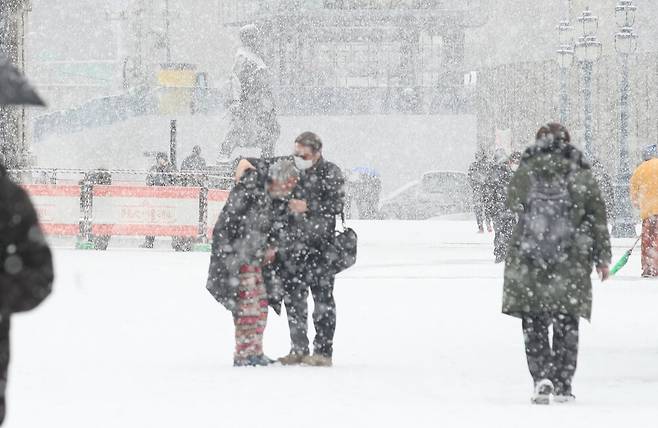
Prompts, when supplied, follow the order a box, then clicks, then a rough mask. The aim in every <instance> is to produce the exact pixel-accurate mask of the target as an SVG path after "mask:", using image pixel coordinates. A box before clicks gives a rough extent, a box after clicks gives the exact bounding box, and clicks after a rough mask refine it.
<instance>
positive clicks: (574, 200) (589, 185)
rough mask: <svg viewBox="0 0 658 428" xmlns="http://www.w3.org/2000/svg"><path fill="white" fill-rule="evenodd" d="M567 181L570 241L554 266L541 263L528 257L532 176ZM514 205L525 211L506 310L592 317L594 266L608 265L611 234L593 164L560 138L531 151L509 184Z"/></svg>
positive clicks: (509, 269) (514, 243)
mask: <svg viewBox="0 0 658 428" xmlns="http://www.w3.org/2000/svg"><path fill="white" fill-rule="evenodd" d="M556 175H559V176H560V177H563V178H564V179H565V180H566V185H567V187H568V192H569V195H570V199H571V208H570V209H569V218H570V224H571V226H572V227H573V230H572V232H571V234H570V236H571V246H570V247H568V248H567V249H565V254H564V257H562V258H561V260H560V261H559V262H558V263H557V264H555V265H552V266H549V267H540V266H537V265H536V264H534V263H532V261H531V260H529V259H528V258H527V256H524V254H523V253H524V251H522V245H523V239H522V237H523V233H522V230H523V224H524V212H526V211H527V210H528V201H529V194H530V191H531V183H532V177H533V176H546V177H551V176H556ZM508 203H509V207H510V209H513V210H515V211H516V212H517V213H519V215H520V222H519V224H518V225H517V226H516V228H515V230H514V233H513V235H512V240H511V242H510V246H509V251H508V253H507V259H506V265H505V283H504V290H503V312H504V313H506V314H509V315H513V316H522V315H523V314H528V313H529V314H541V313H547V312H548V313H562V314H568V315H572V316H575V317H583V318H586V319H590V317H591V313H592V281H591V274H592V270H593V267H594V266H609V265H610V261H611V257H612V256H611V249H610V235H609V232H608V224H607V218H606V208H605V204H604V202H603V198H602V196H601V192H600V190H599V186H598V185H597V183H596V180H595V178H594V176H593V174H592V171H591V169H590V166H589V164H588V163H587V162H586V161H585V160H584V159H583V156H582V154H581V152H580V151H578V150H577V149H576V148H575V147H573V146H571V145H569V144H565V143H563V142H558V141H556V142H555V144H553V145H552V146H550V147H548V148H540V147H539V146H533V147H530V148H529V149H527V150H526V152H525V154H524V156H523V159H522V160H521V165H520V166H519V169H518V171H517V172H516V173H515V174H514V177H513V178H512V181H511V182H510V185H509V193H508Z"/></svg>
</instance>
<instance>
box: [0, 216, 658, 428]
mask: <svg viewBox="0 0 658 428" xmlns="http://www.w3.org/2000/svg"><path fill="white" fill-rule="evenodd" d="M355 228H356V229H357V231H358V232H359V234H360V245H361V246H360V255H359V262H358V265H357V266H356V267H355V268H353V269H352V270H350V271H348V272H346V273H344V274H342V275H341V276H340V277H339V279H338V281H337V284H336V298H337V301H338V331H337V335H336V345H335V347H336V354H335V361H334V362H335V367H333V368H331V369H318V368H305V367H297V368H285V367H269V368H257V369H254V368H240V369H236V368H233V367H232V365H231V364H232V348H233V342H232V335H233V326H232V322H231V318H230V316H229V314H228V313H227V312H226V311H224V310H223V309H222V308H221V307H220V306H219V304H217V303H215V302H214V301H213V299H212V298H211V297H210V295H209V294H208V293H207V292H206V290H205V278H206V272H207V267H208V257H209V256H208V255H207V254H199V253H195V254H176V253H173V252H170V251H165V250H155V251H152V252H149V251H147V250H137V249H113V250H111V251H108V252H106V253H100V252H79V251H74V250H69V249H58V250H56V252H55V257H56V266H57V283H56V290H55V293H54V295H53V297H52V298H51V299H50V300H49V301H48V302H47V303H46V304H44V306H43V307H41V308H40V309H39V310H37V311H36V312H33V313H30V314H27V315H20V316H16V317H14V324H13V331H12V336H13V355H12V365H11V371H10V380H9V382H10V384H9V391H8V399H9V402H8V406H9V412H8V421H7V426H8V427H46V426H51V427H67V428H77V427H80V428H82V427H84V428H89V427H95V428H96V427H99V428H100V427H112V428H116V427H122V428H123V427H140V428H141V427H158V428H169V427H176V428H181V427H192V428H196V427H227V428H242V427H286V428H292V427H307V426H310V427H380V426H385V427H477V428H480V427H505V428H513V427H546V428H549V427H550V428H556V427H559V428H567V427H589V426H592V427H596V428H606V427H611V428H612V427H614V428H619V427H629V428H643V427H647V428H648V427H652V428H654V427H656V426H658V422H657V421H658V329H657V326H658V310H657V308H658V282H656V281H648V280H641V279H640V278H639V257H638V256H637V255H635V256H634V257H633V259H632V261H631V263H630V264H629V266H628V267H627V268H626V270H624V271H623V272H622V276H621V277H620V278H618V279H615V280H613V281H612V282H610V283H607V284H604V285H602V284H600V282H598V281H597V282H596V285H595V296H594V316H593V322H592V324H591V325H590V324H588V323H586V322H583V324H582V340H581V353H580V360H579V363H580V366H579V370H578V373H577V375H576V379H575V385H574V393H575V394H576V395H577V397H578V400H577V402H576V403H575V404H573V405H566V406H555V405H554V406H549V407H536V406H535V407H533V406H531V405H530V404H529V397H530V389H531V382H530V378H529V375H528V373H527V368H526V364H525V358H524V353H523V346H522V337H521V331H520V322H519V321H518V320H516V319H513V318H510V317H506V316H504V315H502V314H500V305H501V289H502V266H497V265H494V264H493V263H492V255H491V240H492V238H491V236H488V235H485V236H482V235H477V234H475V233H474V232H473V231H474V229H473V225H472V224H471V223H467V222H459V221H454V222H453V221H427V222H372V223H366V222H364V223H356V224H355ZM625 244H626V242H615V245H616V246H615V256H616V257H619V256H621V254H622V253H623V251H624V245H625ZM265 346H266V352H267V353H268V354H269V355H270V356H273V357H278V356H281V355H283V354H285V353H286V352H287V350H288V336H287V326H286V322H285V318H279V317H277V316H276V315H274V314H273V313H270V323H269V325H268V329H267V331H266V343H265Z"/></svg>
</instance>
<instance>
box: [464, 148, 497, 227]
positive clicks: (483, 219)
mask: <svg viewBox="0 0 658 428" xmlns="http://www.w3.org/2000/svg"><path fill="white" fill-rule="evenodd" d="M491 169H492V164H491V162H490V161H489V160H488V159H487V154H486V153H485V151H484V150H482V151H479V152H478V153H477V154H476V155H475V162H473V163H472V164H471V166H470V167H469V168H468V181H469V183H470V185H471V189H472V190H473V209H474V210H475V220H476V221H477V225H478V232H479V233H484V227H485V223H486V227H487V231H488V232H489V233H491V232H492V231H493V229H492V227H491V219H490V218H489V217H488V215H487V213H486V198H487V195H486V191H487V180H488V178H489V174H490V173H491Z"/></svg>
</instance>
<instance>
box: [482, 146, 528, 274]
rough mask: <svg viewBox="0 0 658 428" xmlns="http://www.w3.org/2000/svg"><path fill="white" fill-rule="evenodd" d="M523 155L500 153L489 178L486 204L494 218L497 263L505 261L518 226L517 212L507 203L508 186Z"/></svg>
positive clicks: (490, 215) (518, 153)
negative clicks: (513, 233) (515, 227)
mask: <svg viewBox="0 0 658 428" xmlns="http://www.w3.org/2000/svg"><path fill="white" fill-rule="evenodd" d="M521 156H522V154H521V153H520V152H514V153H512V155H511V156H507V155H506V154H505V153H504V152H502V153H499V154H498V157H497V160H498V163H496V164H495V165H494V166H493V168H492V169H491V174H490V175H489V178H488V179H487V185H486V186H487V189H486V194H487V201H486V205H487V211H488V213H489V217H490V218H491V219H492V220H493V227H494V232H495V237H494V257H495V261H496V263H502V262H504V261H505V256H506V255H507V247H508V244H509V241H510V239H511V238H512V232H513V230H514V226H516V221H517V219H516V213H515V212H514V211H512V210H511V209H510V208H509V206H508V203H507V187H508V185H509V183H510V181H511V180H512V176H513V175H514V172H515V171H516V170H517V168H518V166H519V162H520V161H521Z"/></svg>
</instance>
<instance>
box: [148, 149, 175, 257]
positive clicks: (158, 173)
mask: <svg viewBox="0 0 658 428" xmlns="http://www.w3.org/2000/svg"><path fill="white" fill-rule="evenodd" d="M175 184H176V167H174V166H173V165H172V164H171V162H169V157H168V156H167V154H166V153H164V152H158V153H157V154H156V157H155V165H153V166H152V167H151V169H150V170H149V173H148V175H147V176H146V185H147V186H174V185H175ZM154 244H155V236H147V237H145V238H144V243H143V244H141V245H140V248H153V245H154Z"/></svg>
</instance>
